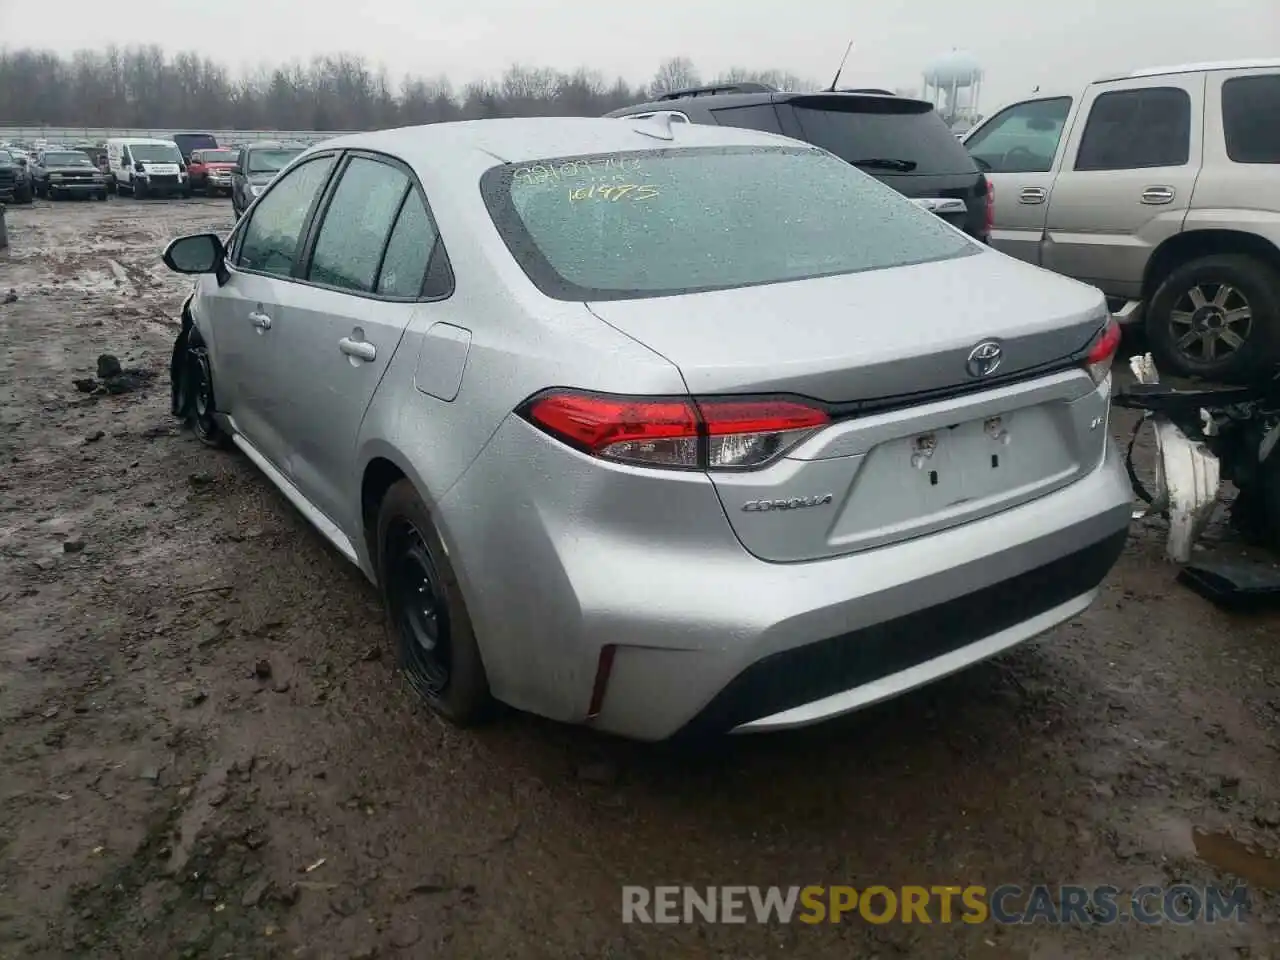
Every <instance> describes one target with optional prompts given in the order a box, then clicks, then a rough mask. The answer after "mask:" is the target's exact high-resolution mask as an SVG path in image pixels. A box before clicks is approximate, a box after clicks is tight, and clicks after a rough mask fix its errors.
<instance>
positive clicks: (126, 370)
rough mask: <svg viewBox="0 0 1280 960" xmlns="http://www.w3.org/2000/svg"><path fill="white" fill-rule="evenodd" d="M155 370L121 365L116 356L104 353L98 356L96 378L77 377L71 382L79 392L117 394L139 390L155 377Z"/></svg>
mask: <svg viewBox="0 0 1280 960" xmlns="http://www.w3.org/2000/svg"><path fill="white" fill-rule="evenodd" d="M155 376H156V374H155V371H154V370H147V369H144V368H142V367H124V366H121V364H120V360H119V358H118V357H115V356H113V355H112V354H109V353H104V354H102V355H101V356H99V357H98V364H97V378H96V379H95V378H93V377H78V378H77V379H75V380H72V381H71V382H72V384H73V385H74V386H75V388H76V389H77V390H78V391H80V392H81V393H87V394H89V395H91V396H92V395H94V394H102V393H107V394H111V395H113V396H114V395H118V394H122V393H132V392H133V391H135V390H141V389H142V388H143V387H145V386H146V385H147V384H149V383H150V382H151V381H152V380H154V379H155Z"/></svg>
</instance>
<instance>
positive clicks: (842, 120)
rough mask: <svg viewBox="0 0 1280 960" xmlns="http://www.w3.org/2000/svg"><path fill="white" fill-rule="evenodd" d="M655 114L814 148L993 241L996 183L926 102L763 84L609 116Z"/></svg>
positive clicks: (672, 96)
mask: <svg viewBox="0 0 1280 960" xmlns="http://www.w3.org/2000/svg"><path fill="white" fill-rule="evenodd" d="M655 113H674V114H676V115H677V117H680V118H683V119H685V120H688V121H689V122H690V123H706V124H720V125H721V126H726V127H746V128H747V129H750V130H762V131H764V132H766V133H780V134H782V135H784V136H787V137H791V138H792V139H795V140H803V141H805V142H807V143H812V144H814V145H815V146H818V147H822V148H823V149H824V150H829V151H830V152H831V153H834V154H835V155H836V156H837V157H840V158H841V159H842V160H847V161H848V162H849V163H852V164H853V165H854V166H855V167H857V168H858V169H860V170H862V171H864V172H865V173H868V174H870V175H871V176H873V177H875V178H876V179H878V180H880V181H881V182H883V183H885V184H888V185H889V186H891V187H893V188H894V189H895V190H897V191H898V192H899V193H901V194H903V195H904V196H907V197H909V198H911V199H912V200H915V201H916V202H917V203H918V204H920V205H921V206H923V207H925V208H926V209H929V210H932V211H933V212H935V213H937V214H938V215H939V216H940V217H942V218H943V219H944V220H946V221H948V222H949V223H951V224H953V225H954V226H957V227H959V228H960V229H962V230H964V231H965V232H966V233H968V234H969V235H970V236H972V237H975V238H977V239H978V240H981V241H983V242H984V243H987V242H990V236H991V220H992V213H993V211H994V206H993V201H994V199H995V198H994V195H993V194H992V192H991V184H990V183H989V182H988V181H987V178H986V177H985V176H983V174H982V172H981V171H980V170H979V169H978V167H977V165H976V164H975V163H974V162H973V158H972V157H970V156H969V153H968V151H967V150H965V148H964V145H963V144H961V143H960V141H959V140H957V139H956V136H955V134H954V133H952V132H951V130H949V129H948V128H947V125H946V124H945V123H944V122H943V120H942V118H941V117H940V116H938V113H937V111H936V110H934V109H933V104H931V103H929V102H928V101H926V100H913V99H910V98H907V97H898V96H895V95H894V94H892V93H890V92H888V91H886V90H842V91H838V92H833V91H824V92H822V93H784V92H782V91H779V90H776V89H774V88H773V87H770V86H767V85H765V84H761V83H736V84H728V85H719V86H712V87H695V88H693V89H689V90H676V91H674V92H672V93H668V94H665V95H663V96H661V97H659V98H658V99H657V100H652V101H650V102H648V103H639V104H636V105H635V106H631V107H623V108H622V109H621V110H614V111H613V112H612V113H608V114H606V116H609V117H648V116H652V115H653V114H655ZM957 201H959V202H957Z"/></svg>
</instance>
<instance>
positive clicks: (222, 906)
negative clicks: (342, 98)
mask: <svg viewBox="0 0 1280 960" xmlns="http://www.w3.org/2000/svg"><path fill="white" fill-rule="evenodd" d="M8 221H9V234H10V240H11V244H12V249H11V250H10V252H9V254H8V256H7V258H5V257H4V255H3V254H0V301H12V302H4V303H0V359H2V361H3V362H2V363H0V957H4V958H9V957H69V956H85V957H119V958H135V957H144V956H149V957H157V958H159V957H164V958H168V957H316V958H320V957H334V958H353V957H374V956H378V957H459V958H481V957H484V958H489V957H494V958H498V957H512V958H525V957H529V958H543V957H545V958H554V960H564V958H570V957H583V958H616V960H621V958H676V957H679V958H683V957H691V958H703V957H705V958H710V957H720V958H734V960H748V958H757V957H761V958H762V957H773V956H787V957H881V958H890V957H898V956H920V957H939V958H961V957H974V958H977V957H986V958H996V957H1004V958H1058V957H1150V958H1158V960H1172V958H1178V957H1266V956H1271V955H1273V953H1272V951H1273V950H1275V949H1276V947H1275V946H1274V945H1275V944H1277V943H1280V912H1278V910H1277V906H1278V898H1277V894H1276V891H1277V889H1280V861H1277V860H1272V859H1269V857H1268V855H1267V852H1268V851H1270V852H1272V853H1274V852H1276V851H1280V754H1278V753H1277V748H1278V746H1280V740H1278V739H1277V736H1276V734H1277V729H1278V728H1280V688H1278V687H1277V680H1278V679H1280V629H1277V628H1278V627H1280V617H1277V616H1276V615H1274V614H1272V615H1255V616H1252V617H1248V618H1246V617H1241V616H1228V615H1226V614H1224V613H1222V612H1219V611H1218V610H1216V609H1215V608H1213V607H1211V606H1210V605H1209V604H1207V603H1206V602H1204V601H1203V600H1201V599H1199V598H1198V597H1196V596H1194V595H1192V594H1191V593H1189V592H1188V591H1187V590H1185V589H1184V588H1182V587H1180V586H1178V585H1176V584H1175V583H1174V580H1173V572H1172V571H1171V570H1170V568H1169V567H1168V566H1167V565H1166V564H1165V563H1164V562H1163V561H1162V559H1161V546H1162V531H1161V528H1160V524H1159V522H1158V521H1155V522H1152V523H1149V524H1146V523H1144V524H1138V525H1135V528H1134V536H1133V539H1132V541H1131V543H1130V545H1129V547H1128V548H1127V550H1126V552H1125V555H1124V558H1123V560H1122V561H1121V563H1120V565H1119V566H1118V567H1117V569H1116V570H1115V571H1114V573H1113V574H1112V575H1111V577H1110V579H1109V581H1108V583H1107V585H1106V588H1105V590H1104V592H1103V595H1102V597H1101V599H1100V600H1099V601H1098V603H1097V604H1096V605H1095V606H1094V607H1093V608H1092V609H1091V610H1090V611H1089V612H1088V613H1087V614H1085V615H1084V616H1082V617H1080V618H1079V619H1078V620H1076V621H1074V622H1072V623H1070V624H1067V625H1065V626H1063V627H1062V628H1061V629H1059V630H1056V631H1054V632H1053V633H1052V634H1051V635H1050V636H1047V637H1045V638H1044V639H1043V640H1042V641H1039V642H1037V643H1035V644H1033V645H1030V646H1027V647H1025V648H1023V649H1021V650H1019V651H1017V652H1015V653H1014V654H1012V655H1009V656H1005V657H1003V658H1001V659H998V660H996V661H994V662H992V663H989V664H986V665H984V666H981V667H978V668H976V669H973V670H970V671H968V672H966V673H963V674H961V675H959V676H957V677H955V678H953V679H951V680H949V681H947V682H944V683H942V684H939V685H937V686H934V687H933V688H931V689H928V690H925V691H922V692H919V693H917V694H914V695H911V696H908V697H905V698H903V699H900V700H898V701H895V702H893V703H890V704H887V705H885V706H883V707H880V708H877V709H874V710H871V711H868V712H865V713H862V714H859V715H856V716H854V717H850V718H847V719H845V720H842V721H840V722H837V723H834V724H830V725H827V726H825V727H821V728H818V729H815V730H811V731H806V732H802V733H796V734H784V735H773V736H768V737H757V738H739V739H735V740H733V741H731V742H725V743H724V744H723V745H722V746H720V747H719V748H718V749H716V750H714V751H710V752H704V753H701V754H697V755H689V754H685V753H677V752H675V751H673V750H671V749H669V748H664V747H653V746H640V745H634V744H627V743H620V742H617V741H613V740H607V739H604V738H602V737H600V736H596V735H593V734H591V733H588V732H584V731H581V730H575V729H568V728H564V727H560V726H557V725H554V724H550V723H546V722H543V721H540V720H537V719H535V718H532V717H528V716H522V715H507V716H505V717H503V718H502V719H500V720H499V721H498V722H497V723H496V724H495V725H493V726H492V727H490V728H487V729H484V730H481V731H478V732H465V733H463V732H457V731H454V730H452V729H450V728H448V727H446V726H444V725H443V724H442V723H441V722H439V721H437V720H436V719H434V718H433V717H431V716H429V715H428V714H427V713H426V712H425V711H424V710H423V709H421V708H420V707H419V706H418V705H417V704H416V703H415V702H414V699H413V697H412V696H411V695H410V694H409V693H408V692H407V691H406V689H405V688H404V687H403V686H402V685H401V683H400V682H399V680H398V679H397V677H396V675H395V674H394V672H393V671H392V669H391V666H390V663H389V660H390V657H389V655H388V654H387V652H386V650H387V648H386V645H385V638H384V632H383V630H384V627H383V620H382V616H381V613H380V610H379V606H378V603H377V599H376V597H375V595H374V592H373V590H372V589H371V588H370V587H369V586H368V585H367V584H366V583H365V582H364V581H363V579H362V578H361V577H360V576H359V575H358V574H357V573H356V571H355V570H354V569H353V568H349V567H348V566H347V565H346V564H345V562H344V561H343V560H342V559H341V558H340V557H339V556H337V555H336V554H335V553H334V552H333V551H332V550H330V549H329V548H328V547H327V546H326V544H325V542H324V541H323V540H322V539H321V537H320V536H319V535H318V534H316V533H315V532H313V531H312V530H311V529H310V528H309V527H308V526H307V525H306V523H305V522H304V521H303V520H302V518H301V517H300V516H299V514H298V513H296V512H295V511H294V510H293V509H292V508H291V507H290V506H289V505H288V504H287V503H286V501H285V500H284V498H283V497H282V496H281V495H279V494H278V493H277V492H276V491H275V490H274V488H272V487H271V486H270V485H269V483H268V482H267V481H266V480H265V479H264V478H263V477H262V476H260V475H259V474H258V473H257V472H256V471H255V470H254V469H253V468H252V467H251V465H250V464H249V463H248V462H247V461H246V460H245V459H244V458H243V457H241V456H238V455H236V454H234V453H227V454H218V453H215V452H213V451H210V450H208V449H206V448H204V447H202V446H201V445H199V444H198V443H196V442H195V441H194V440H193V439H192V438H191V437H190V436H189V434H187V433H185V432H184V431H183V430H182V429H180V427H179V425H178V424H177V423H175V422H174V421H173V420H172V419H171V418H170V417H169V416H168V383H167V362H168V350H169V347H170V343H171V338H172V336H173V334H174V332H175V329H174V326H173V324H174V315H175V312H176V310H177V307H178V305H179V303H180V300H181V297H182V296H183V294H184V292H185V290H186V289H187V287H188V283H187V281H185V280H183V279H181V278H178V277H175V276H172V275H168V274H167V273H166V272H165V271H164V268H163V267H162V266H161V265H160V263H159V252H160V249H161V246H162V244H163V242H164V241H165V240H166V239H168V238H169V237H172V236H174V235H177V234H181V233H186V232H194V231H200V230H205V229H216V230H219V231H224V230H225V229H226V228H228V227H229V225H230V222H231V211H230V206H229V204H228V203H227V202H225V201H206V200H195V201H189V202H183V201H173V202H164V201H152V202H143V203H138V202H135V201H132V200H127V199H113V200H112V201H111V202H109V203H93V202H82V203H75V202H62V203H56V204H50V203H37V204H36V205H35V206H34V207H31V208H23V207H17V208H14V207H11V208H10V209H9V212H8ZM10 288H12V289H13V291H14V295H16V300H13V297H12V296H6V293H7V291H8V290H9V289H10ZM103 353H110V354H113V355H116V356H117V357H119V359H120V361H121V362H122V364H123V365H124V366H125V367H126V368H129V367H133V368H140V369H141V370H144V371H153V372H154V373H155V377H154V378H153V379H152V380H150V381H148V380H147V379H145V376H141V377H138V378H135V379H134V380H133V381H131V382H130V383H126V386H132V387H134V388H136V389H131V390H127V391H126V392H122V393H119V394H114V395H113V394H110V393H101V392H90V393H84V392H81V391H80V389H79V388H78V387H77V386H76V384H75V382H74V381H76V380H77V379H89V378H93V377H94V376H95V363H96V360H97V357H98V356H99V354H103ZM83 386H84V387H85V388H86V389H91V388H93V386H94V385H93V384H91V383H86V384H84V385H83ZM1210 549H1214V548H1213V547H1212V546H1211V547H1210ZM1177 881H1183V882H1188V883H1192V884H1209V883H1220V884H1234V883H1237V882H1244V883H1248V884H1250V886H1251V890H1252V898H1253V909H1252V912H1251V915H1250V919H1249V920H1248V922H1246V923H1234V922H1231V923H1219V924H1216V925H1212V926H1210V925H1204V924H1192V925H1188V926H1173V925H1168V924H1166V925H1163V926H1160V927H1144V926H1138V925H1133V924H1127V925H1116V926H1111V927H1103V928H1082V927H1075V926H1073V927H1050V926H1046V925H1044V924H1038V925H1034V926H1023V927H997V926H995V925H993V924H986V925H981V926H966V925H963V924H951V925H942V924H938V923H935V924H933V925H931V926H924V925H920V924H918V923H917V924H913V925H901V924H894V925H887V926H874V925H870V924H867V923H865V922H863V921H861V920H853V921H851V922H849V921H846V922H845V923H842V924H840V925H838V926H834V925H824V926H817V927H808V926H804V925H800V924H795V925H791V926H785V927H784V926H778V925H773V926H760V925H756V924H754V923H749V924H746V925H737V926H731V925H721V926H707V925H698V924H692V925H675V926H662V927H659V926H634V925H632V926H624V925H623V924H622V923H621V919H620V902H621V895H620V885H622V884H625V883H632V884H645V885H656V884H683V883H689V884H698V885H705V884H718V885H725V884H775V883H776V884H784V885H789V884H793V883H796V884H835V883H851V884H855V885H859V886H865V885H868V884H873V883H881V884H887V885H890V886H896V885H900V884H925V885H931V884H947V883H950V884H974V883H981V884H986V885H988V886H995V885H998V884H1000V883H1023V884H1027V883H1032V882H1048V883H1082V884H1088V885H1092V884H1099V883H1111V884H1115V885H1117V886H1120V887H1121V888H1124V889H1132V888H1134V887H1136V886H1138V885H1139V884H1142V883H1155V884H1165V885H1167V884H1170V883H1173V882H1177Z"/></svg>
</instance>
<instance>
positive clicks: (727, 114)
mask: <svg viewBox="0 0 1280 960" xmlns="http://www.w3.org/2000/svg"><path fill="white" fill-rule="evenodd" d="M711 115H712V116H713V117H715V118H716V123H718V124H720V125H721V126H722V127H743V128H744V129H747V130H760V131H763V132H764V133H781V132H782V126H781V125H780V124H779V123H778V112H777V111H776V110H774V109H773V104H772V103H753V104H751V105H750V106H747V107H722V108H721V109H719V110H712V111H711Z"/></svg>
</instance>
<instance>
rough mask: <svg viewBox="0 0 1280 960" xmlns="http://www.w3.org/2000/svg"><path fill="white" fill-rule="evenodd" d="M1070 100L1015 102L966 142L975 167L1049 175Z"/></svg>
mask: <svg viewBox="0 0 1280 960" xmlns="http://www.w3.org/2000/svg"><path fill="white" fill-rule="evenodd" d="M1070 112H1071V98H1070V97H1055V98H1053V99H1052V100H1028V101H1026V102H1025V103H1015V104H1014V105H1013V106H1011V107H1007V108H1006V109H1004V110H1002V111H1000V112H999V113H998V114H996V115H995V116H994V117H992V118H991V119H990V120H989V121H988V122H987V123H986V124H985V125H984V126H983V127H982V129H981V130H979V131H978V132H977V133H975V134H974V135H973V136H971V137H970V138H969V139H968V141H967V142H966V143H965V146H966V147H967V148H968V150H969V153H970V154H971V155H972V156H973V158H974V159H975V160H977V161H978V166H980V167H981V168H982V169H984V170H989V171H991V172H992V173H1048V172H1049V170H1050V168H1052V166H1053V158H1054V155H1055V154H1056V153H1057V152H1058V141H1059V140H1061V139H1062V128H1063V127H1064V126H1065V125H1066V122H1067V115H1068V114H1069V113H1070Z"/></svg>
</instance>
